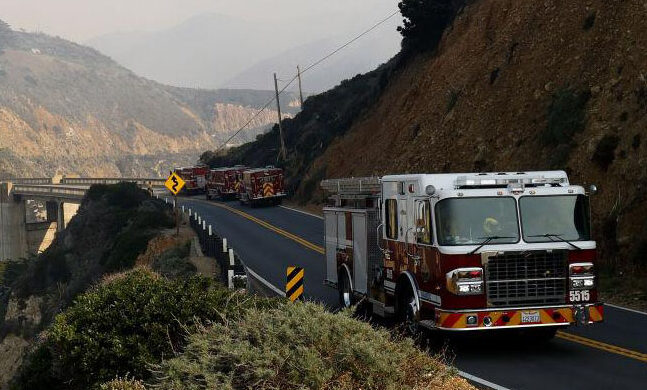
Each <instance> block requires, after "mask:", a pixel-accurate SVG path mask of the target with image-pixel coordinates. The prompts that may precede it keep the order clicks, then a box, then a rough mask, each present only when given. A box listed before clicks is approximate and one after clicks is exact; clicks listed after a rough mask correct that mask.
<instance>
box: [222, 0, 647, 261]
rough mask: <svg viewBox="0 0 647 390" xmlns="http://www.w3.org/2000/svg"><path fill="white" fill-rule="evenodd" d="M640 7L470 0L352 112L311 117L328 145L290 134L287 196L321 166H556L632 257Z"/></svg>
mask: <svg viewBox="0 0 647 390" xmlns="http://www.w3.org/2000/svg"><path fill="white" fill-rule="evenodd" d="M645 17H647V9H646V8H645V6H644V4H643V2H642V1H637V0H628V1H613V2H608V1H601V0H600V1H590V2H586V3H583V2H569V3H564V2H559V1H556V0H549V1H544V2H531V1H509V0H478V1H473V2H470V5H469V6H467V7H465V8H464V9H463V10H462V12H460V13H459V15H458V17H457V19H456V20H455V21H454V23H453V26H452V27H451V28H450V29H448V30H447V31H445V34H444V36H443V39H442V40H441V42H440V45H439V47H438V49H437V50H436V51H435V52H434V53H421V54H419V55H417V56H415V57H414V58H413V59H412V60H410V61H409V62H407V64H406V65H405V66H403V67H402V68H401V70H399V71H397V72H394V73H392V76H391V77H390V78H389V80H388V85H387V86H386V88H385V89H384V90H383V93H381V94H380V96H379V98H378V99H376V103H375V104H374V105H369V106H365V107H363V111H362V112H363V114H362V115H356V116H354V117H353V119H352V121H351V123H352V125H350V126H348V127H347V128H344V129H343V130H340V131H338V132H337V133H336V134H330V133H327V131H326V129H325V128H321V129H319V131H318V132H317V134H316V136H317V137H319V138H320V139H321V138H323V137H324V136H330V137H332V138H334V141H333V142H332V145H331V146H330V147H325V145H323V144H322V146H323V150H322V151H321V152H318V151H317V152H316V153H315V152H313V153H306V152H304V151H303V148H302V147H301V144H296V145H298V146H297V147H296V148H295V146H294V145H295V143H294V138H290V140H291V142H288V147H289V148H292V150H291V153H293V155H297V156H303V155H305V156H307V157H306V159H305V161H304V163H305V165H307V169H305V171H306V174H304V175H303V176H298V177H299V180H298V181H293V185H294V186H295V188H294V189H295V191H296V193H297V195H298V199H300V200H302V201H306V200H310V201H312V200H314V201H317V200H318V194H317V192H316V191H315V189H316V185H315V184H314V183H313V182H316V180H314V179H319V178H322V177H344V176H360V175H371V174H385V173H396V172H397V173H400V172H457V171H486V170H493V171H499V170H509V171H514V170H522V171H523V170H531V169H548V168H563V169H566V170H567V171H568V172H569V173H570V175H571V178H572V181H573V182H576V183H580V184H593V183H595V184H597V185H598V186H599V187H600V188H601V191H600V193H599V195H598V196H596V197H595V198H594V200H593V205H592V207H593V219H594V224H595V232H596V236H597V239H598V241H599V243H600V247H601V249H602V257H603V259H605V260H606V261H607V262H608V263H610V264H616V262H619V263H625V262H627V260H629V261H631V262H632V263H634V264H643V265H644V264H645V257H644V255H643V253H644V249H645V248H647V236H645V231H647V230H646V229H645V228H646V227H647V226H645V219H646V217H647V197H645V195H644V187H645V185H647V171H645V169H644V164H645V162H644V160H645V157H646V149H645V143H644V139H645V136H646V135H647V134H645V131H646V130H645V129H646V128H647V79H646V74H647V68H645V64H646V63H647V52H646V51H645V42H647V25H645V23H644V20H645ZM329 93H332V92H329ZM307 107H308V102H306V105H305V108H306V109H307ZM306 114H307V113H306V111H304V112H303V113H302V114H301V115H299V116H297V117H296V118H295V121H299V120H301V117H302V116H303V115H306ZM287 122H288V123H290V121H287ZM268 136H269V135H268ZM293 136H294V135H293V134H290V135H288V137H293ZM272 142H274V141H271V142H268V143H270V144H271V143H272ZM262 148H263V147H262V144H260V143H258V144H256V146H255V145H253V144H252V145H246V146H245V148H244V149H243V148H241V149H239V150H236V151H234V153H233V154H232V155H230V157H231V158H232V159H234V160H247V159H253V158H255V156H258V155H259V150H258V149H261V150H262ZM295 172H297V171H295ZM301 172H302V171H298V172H297V173H301ZM309 179H312V180H309ZM319 200H320V199H319Z"/></svg>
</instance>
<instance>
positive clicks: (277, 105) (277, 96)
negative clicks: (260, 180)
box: [274, 73, 287, 161]
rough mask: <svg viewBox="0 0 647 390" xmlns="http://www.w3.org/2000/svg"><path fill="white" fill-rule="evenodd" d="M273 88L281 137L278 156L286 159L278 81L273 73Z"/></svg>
mask: <svg viewBox="0 0 647 390" xmlns="http://www.w3.org/2000/svg"><path fill="white" fill-rule="evenodd" d="M274 90H275V91H276V111H277V112H278V113H279V137H281V152H280V154H279V156H282V157H283V161H285V160H286V159H287V153H286V152H285V141H284V140H283V126H282V125H281V102H280V100H279V81H278V79H277V78H276V73H274Z"/></svg>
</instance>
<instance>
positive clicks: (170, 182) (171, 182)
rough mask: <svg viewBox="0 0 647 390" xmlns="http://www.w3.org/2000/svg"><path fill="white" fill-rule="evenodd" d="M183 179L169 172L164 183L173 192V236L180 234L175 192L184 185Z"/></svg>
mask: <svg viewBox="0 0 647 390" xmlns="http://www.w3.org/2000/svg"><path fill="white" fill-rule="evenodd" d="M184 184H185V183H184V180H182V178H181V177H180V176H178V175H177V173H175V172H173V173H171V176H169V178H168V179H167V180H166V183H164V185H165V186H166V188H167V189H168V190H169V191H170V192H171V194H173V212H174V213H175V236H176V237H177V236H179V235H180V213H179V212H178V207H177V194H178V193H179V192H180V191H181V190H182V188H183V187H184Z"/></svg>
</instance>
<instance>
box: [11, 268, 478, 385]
mask: <svg viewBox="0 0 647 390" xmlns="http://www.w3.org/2000/svg"><path fill="white" fill-rule="evenodd" d="M164 359H167V360H164ZM453 374H454V373H453V371H452V370H450V369H449V368H447V367H446V366H445V365H443V364H442V363H441V362H440V361H439V360H438V359H436V358H434V357H432V356H430V355H428V354H426V353H424V352H423V351H420V350H418V349H417V348H416V347H415V346H414V344H413V341H411V340H409V339H402V340H401V339H395V338H393V336H391V334H390V333H388V332H387V331H386V330H384V329H377V330H376V329H373V328H372V327H371V325H370V324H368V323H365V322H362V321H358V320H355V319H353V318H351V316H350V313H340V314H332V313H329V312H327V311H326V310H325V308H324V307H323V306H320V305H316V304H311V303H305V304H302V303H298V304H291V303H287V302H285V301H277V300H270V299H264V298H259V297H251V296H247V295H244V294H240V293H235V292H231V291H229V290H226V289H224V288H222V287H218V286H216V285H215V284H213V282H212V281H210V280H209V279H206V278H202V277H191V278H188V279H183V280H175V281H173V280H168V279H165V278H162V277H159V276H157V275H156V274H154V273H151V272H149V271H145V270H136V271H131V272H129V273H127V274H122V275H117V276H113V277H111V279H110V280H107V281H105V282H104V283H103V284H101V285H99V286H98V287H96V288H95V289H93V290H92V291H90V292H88V293H85V294H83V295H81V296H80V297H78V299H77V300H76V301H75V303H74V305H73V306H71V307H70V308H69V309H68V310H67V311H66V312H64V313H63V314H60V315H59V316H57V317H56V320H55V323H54V325H53V326H52V327H51V328H50V329H49V330H48V332H47V335H46V340H45V341H44V343H43V344H42V345H41V346H40V348H38V349H37V350H36V352H35V353H34V354H32V355H31V356H30V358H29V359H28V363H27V364H26V366H25V367H24V368H23V371H22V375H21V376H20V378H19V380H18V381H16V382H15V383H14V387H13V388H14V389H31V388H48V389H50V390H57V389H97V388H101V389H102V390H103V389H105V390H121V389H124V390H142V389H143V388H144V387H143V386H142V382H140V380H141V381H146V382H147V383H149V382H150V383H151V384H152V385H153V386H154V387H155V388H161V389H204V388H213V389H232V390H233V389H248V388H254V389H287V390H289V389H303V388H310V389H333V388H334V389H357V388H364V389H413V388H416V389H418V388H439V387H444V388H465V389H467V388H469V386H468V385H467V384H466V383H465V382H464V381H462V380H458V379H455V378H454V375H453ZM124 375H127V377H126V378H123V376H124ZM121 378H123V379H121Z"/></svg>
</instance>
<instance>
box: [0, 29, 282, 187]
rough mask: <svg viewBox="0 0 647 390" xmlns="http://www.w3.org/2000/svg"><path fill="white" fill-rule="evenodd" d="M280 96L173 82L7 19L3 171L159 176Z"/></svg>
mask: <svg viewBox="0 0 647 390" xmlns="http://www.w3.org/2000/svg"><path fill="white" fill-rule="evenodd" d="M196 95H200V96H201V99H200V100H197V99H194V98H193V97H195V96H196ZM270 95H271V92H258V91H240V92H239V91H196V90H190V89H180V88H171V87H166V86H163V85H160V84H157V83H155V82H152V81H149V80H146V79H143V78H140V77H138V76H136V75H135V74H133V73H132V72H130V71H129V70H127V69H125V68H122V67H120V66H119V65H117V64H116V63H115V62H113V61H112V60H111V59H109V58H108V57H105V56H103V55H102V54H100V53H98V52H97V51H95V50H93V49H90V48H87V47H83V46H80V45H77V44H74V43H72V42H69V41H65V40H62V39H59V38H53V37H50V36H47V35H44V34H30V33H23V32H16V31H11V30H10V29H8V27H7V26H0V175H2V176H12V175H16V176H25V175H30V176H31V175H53V174H55V173H67V174H70V173H76V174H81V175H97V176H112V175H123V176H133V175H138V176H139V175H144V176H150V175H153V176H156V175H158V174H160V173H164V172H165V171H166V170H167V169H168V167H169V166H172V165H179V164H189V163H193V162H194V161H195V160H196V159H197V156H198V155H199V152H200V151H202V150H204V149H205V147H208V148H212V147H215V146H216V145H219V143H220V142H222V141H223V140H224V139H226V138H227V136H228V135H229V134H230V133H231V132H233V131H234V129H237V128H238V126H240V124H241V122H242V121H243V118H246V117H248V116H251V115H252V114H253V113H254V112H255V110H256V108H257V107H259V106H262V105H263V104H264V103H265V101H266V100H267V96H270ZM198 102H199V103H200V104H201V105H197V103H198ZM286 109H287V104H286ZM287 112H289V111H287ZM293 112H294V110H293ZM272 113H273V114H274V116H272ZM274 118H276V112H272V111H270V112H268V113H267V115H266V116H264V117H262V118H259V121H258V123H255V124H256V125H258V127H259V128H261V127H262V126H264V125H267V124H269V123H272V122H274ZM254 135H255V134H254Z"/></svg>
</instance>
